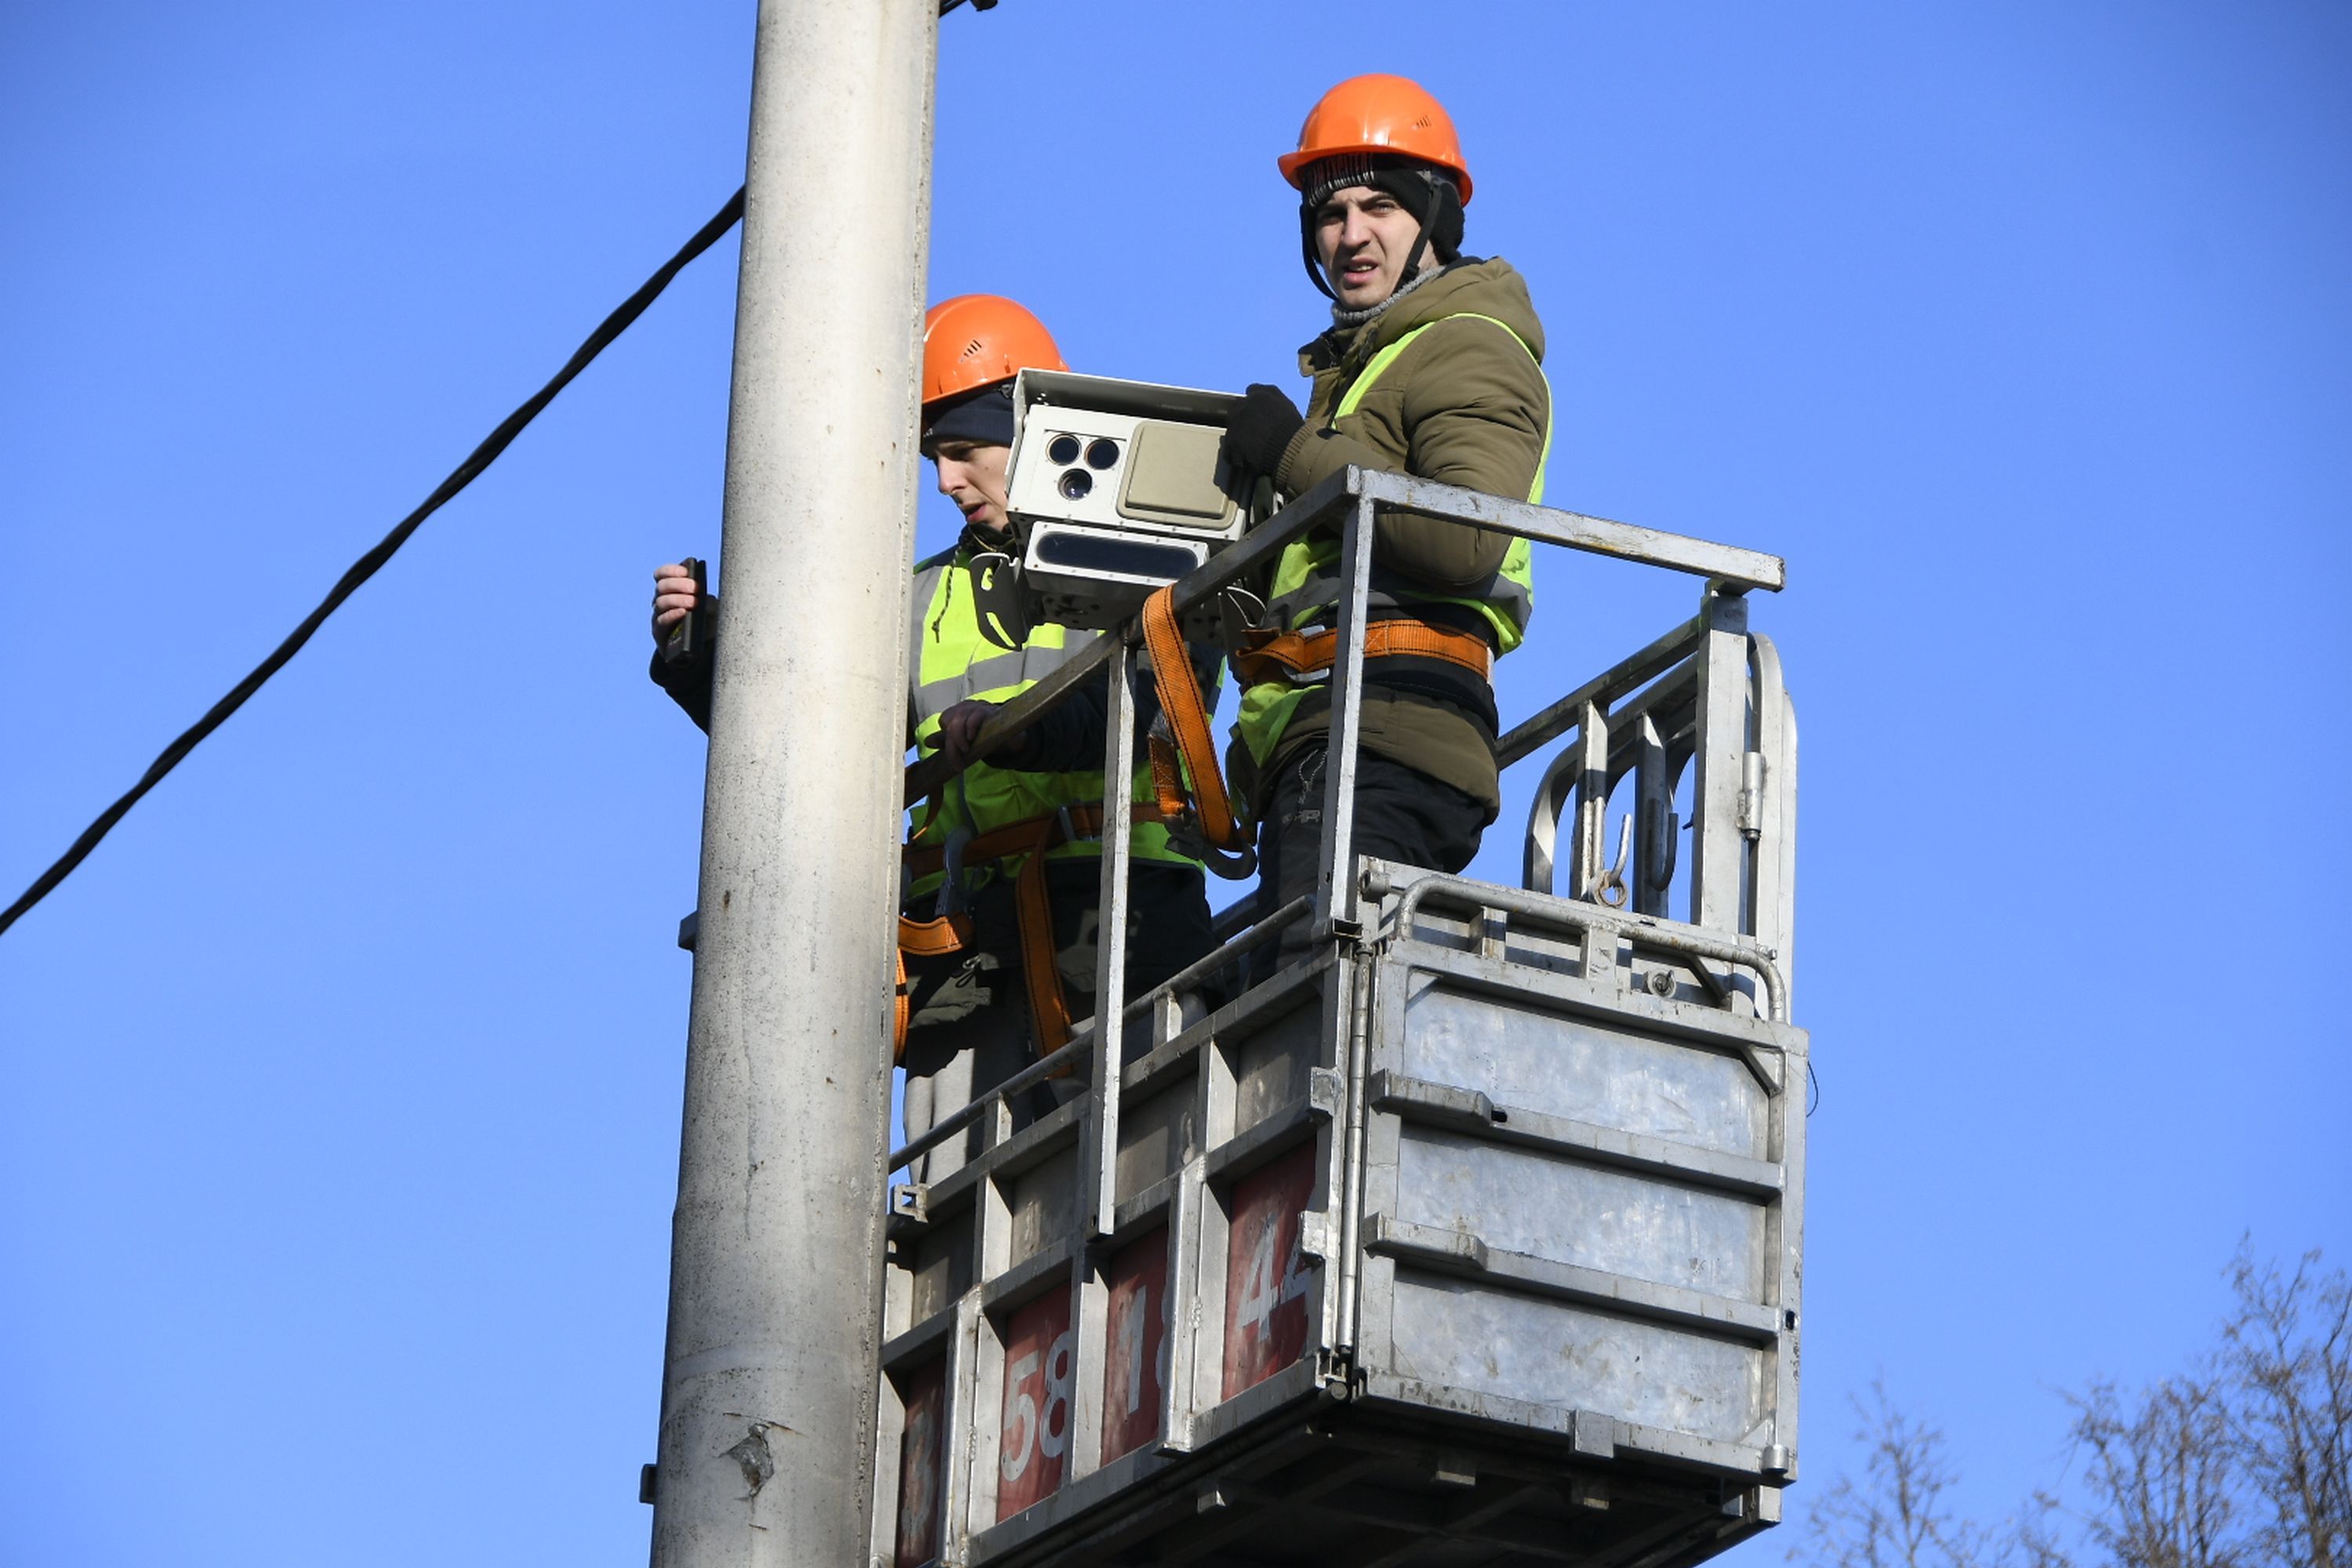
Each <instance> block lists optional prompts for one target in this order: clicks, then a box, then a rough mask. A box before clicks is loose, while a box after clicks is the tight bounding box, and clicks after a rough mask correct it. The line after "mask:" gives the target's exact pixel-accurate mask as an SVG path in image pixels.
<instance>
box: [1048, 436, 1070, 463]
mask: <svg viewBox="0 0 2352 1568" xmlns="http://www.w3.org/2000/svg"><path fill="white" fill-rule="evenodd" d="M1045 456H1047V457H1048V458H1053V459H1054V461H1055V462H1056V463H1060V464H1062V465H1064V466H1065V467H1066V466H1067V465H1069V464H1071V463H1075V462H1076V461H1077V460H1078V438H1077V437H1076V436H1056V437H1054V439H1053V442H1052V444H1051V445H1049V446H1048V447H1046V448H1045Z"/></svg>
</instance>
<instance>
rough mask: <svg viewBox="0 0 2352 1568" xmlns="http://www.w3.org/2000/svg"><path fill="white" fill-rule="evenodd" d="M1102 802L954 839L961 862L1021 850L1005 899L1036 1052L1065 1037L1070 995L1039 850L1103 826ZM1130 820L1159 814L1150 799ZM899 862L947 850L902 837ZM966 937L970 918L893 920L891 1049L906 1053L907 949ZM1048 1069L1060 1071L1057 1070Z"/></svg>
mask: <svg viewBox="0 0 2352 1568" xmlns="http://www.w3.org/2000/svg"><path fill="white" fill-rule="evenodd" d="M1103 816H1104V813H1103V804H1102V802H1100V801H1098V800H1097V801H1088V802H1087V803H1086V804H1085V805H1066V806H1064V807H1063V808H1062V809H1061V810H1059V811H1052V812H1047V813H1045V815H1044V816H1032V817H1028V818H1026V819H1024V820H1023V821H1020V822H1014V823H1009V824H1007V825H1006V826H1003V827H998V828H992V829H991V830H990V831H988V832H986V833H983V834H982V835H980V837H977V838H973V839H971V841H970V842H968V843H966V844H965V845H964V846H963V847H962V858H963V860H964V861H965V863H966V864H969V863H971V861H974V860H1000V859H1003V858H1005V857H1007V856H1012V855H1021V856H1025V857H1027V858H1025V859H1024V860H1023V861H1022V863H1021V870H1020V872H1019V874H1018V875H1016V876H1015V877H1014V878H1013V913H1014V915H1015V918H1016V924H1017V926H1018V929H1019V931H1020V936H1021V981H1022V985H1023V988H1024V990H1025V991H1026V992H1027V993H1028V996H1029V1018H1030V1023H1031V1025H1032V1026H1033V1027H1034V1029H1035V1031H1036V1037H1037V1040H1036V1043H1037V1054H1038V1055H1039V1056H1040V1057H1049V1056H1052V1055H1053V1054H1054V1053H1055V1051H1058V1050H1060V1049H1061V1048H1062V1047H1064V1046H1066V1045H1067V1044H1069V1042H1070V1035H1071V1032H1072V1025H1071V1021H1070V1001H1069V997H1068V996H1067V994H1065V992H1064V990H1063V987H1062V972H1061V967H1060V965H1058V964H1057V963H1055V958H1054V955H1055V949H1054V900H1053V895H1052V892H1051V890H1050V889H1048V888H1047V886H1046V882H1045V855H1046V852H1047V851H1048V850H1051V849H1055V848H1058V847H1061V846H1062V845H1064V844H1066V843H1068V842H1069V841H1070V840H1071V839H1073V838H1093V837H1097V836H1099V835H1100V834H1101V832H1102V826H1103ZM1134 819H1135V820H1136V821H1138V822H1153V821H1158V820H1160V814H1159V813H1158V812H1157V811H1156V810H1155V809H1153V808H1152V807H1150V806H1147V805H1137V806H1136V808H1135V818H1134ZM901 855H902V858H904V860H905V861H906V865H907V868H908V870H910V871H912V872H914V873H915V874H916V875H917V876H919V877H922V876H929V874H930V873H932V872H934V871H938V870H941V869H944V868H945V867H946V864H947V851H946V849H945V847H942V846H940V845H936V844H909V845H908V846H907V847H906V848H905V849H904V850H903V851H901ZM969 946H971V917H969V916H966V915H949V916H946V917H944V918H943V919H940V920H935V921H910V920H908V919H906V918H905V917H904V916H901V917H900V918H899V921H898V1047H897V1048H898V1055H899V1056H900V1057H902V1058H903V1057H904V1056H905V1055H906V1050H907V1026H908V1021H909V1013H910V1011H911V1009H912V1003H911V1001H910V999H909V998H908V994H907V954H908V953H910V952H912V953H917V954H919V955H922V956H925V957H936V956H938V955H939V954H941V953H949V952H962V951H963V950H964V949H965V948H967V947H969ZM1060 1076H1062V1075H1061V1074H1059V1073H1057V1074H1055V1077H1057V1078H1058V1077H1060Z"/></svg>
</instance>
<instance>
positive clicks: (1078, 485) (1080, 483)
mask: <svg viewBox="0 0 2352 1568" xmlns="http://www.w3.org/2000/svg"><path fill="white" fill-rule="evenodd" d="M1070 445H1072V446H1074V447H1075V446H1076V445H1077V443H1076V442H1075V441H1073V442H1071V443H1070ZM1060 488H1061V491H1062V496H1063V499H1064V500H1086V499H1087V493H1088V492H1089V491H1091V490H1092V489H1094V488H1095V477H1094V476H1093V475H1092V474H1090V473H1088V472H1087V471H1086V470H1085V469H1084V468H1072V469H1071V470H1070V471H1069V472H1068V473H1066V474H1064V475H1063V476H1062V483H1061V487H1060Z"/></svg>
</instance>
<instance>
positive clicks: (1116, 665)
mask: <svg viewBox="0 0 2352 1568" xmlns="http://www.w3.org/2000/svg"><path fill="white" fill-rule="evenodd" d="M1102 640H1104V641H1105V642H1108V643H1109V644H1110V645H1111V649H1110V654H1109V668H1110V700H1109V702H1108V704H1107V705H1106V706H1107V708H1108V718H1107V721H1106V723H1105V725H1104V731H1105V733H1104V737H1103V775H1102V777H1103V820H1102V854H1101V859H1102V890H1101V892H1100V893H1099V895H1098V901H1097V904H1096V905H1095V908H1096V909H1097V910H1098V911H1099V918H1098V919H1097V922H1096V928H1095V930H1096V936H1095V1019H1094V1025H1095V1026H1094V1076H1093V1079H1092V1082H1093V1084H1094V1090H1095V1105H1096V1113H1095V1114H1094V1115H1093V1116H1091V1117H1089V1118H1087V1138H1086V1140H1085V1142H1084V1144H1083V1145H1082V1147H1081V1149H1080V1151H1079V1158H1078V1168H1079V1170H1080V1171H1082V1172H1090V1173H1092V1184H1091V1185H1090V1187H1089V1188H1088V1190H1087V1193H1086V1194H1084V1200H1083V1201H1082V1202H1081V1203H1080V1205H1079V1209H1078V1212H1079V1214H1080V1215H1081V1217H1082V1220H1083V1223H1084V1226H1085V1235H1086V1236H1087V1239H1089V1240H1092V1239H1095V1238H1097V1237H1106V1236H1108V1235H1109V1234H1110V1230H1111V1216H1112V1213H1113V1211H1114V1210H1115V1209H1116V1208H1117V1206H1118V1191H1117V1187H1118V1102H1119V1092H1118V1086H1119V1066H1120V1041H1121V1040H1122V1038H1123V1037H1125V1035H1126V1032H1127V893H1128V887H1127V884H1128V869H1129V865H1130V864H1131V862H1132V860H1133V858H1134V845H1133V843H1132V842H1131V840H1132V837H1133V830H1134V824H1135V684H1134V681H1133V680H1132V679H1130V677H1131V675H1132V673H1133V669H1134V663H1135V659H1134V654H1133V651H1132V650H1131V649H1129V647H1128V646H1127V643H1126V640H1125V639H1124V638H1120V637H1106V638H1104V639H1102ZM1186 679H1191V675H1190V672H1189V671H1187V672H1186Z"/></svg>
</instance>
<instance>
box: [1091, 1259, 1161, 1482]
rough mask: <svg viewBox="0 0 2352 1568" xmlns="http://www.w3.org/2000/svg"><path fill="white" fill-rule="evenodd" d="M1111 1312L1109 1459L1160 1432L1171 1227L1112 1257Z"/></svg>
mask: <svg viewBox="0 0 2352 1568" xmlns="http://www.w3.org/2000/svg"><path fill="white" fill-rule="evenodd" d="M1108 1283H1109V1286H1110V1300H1109V1304H1108V1311H1107V1312H1106V1314H1105V1321H1104V1340H1105V1343H1106V1344H1107V1346H1108V1354H1107V1355H1105V1356H1104V1358H1103V1412H1102V1432H1103V1463H1104V1464H1106V1465H1107V1464H1108V1463H1110V1462H1111V1461H1112V1460H1113V1459H1116V1458H1118V1457H1119V1456H1120V1455H1122V1454H1131V1453H1133V1452H1135V1450H1136V1449H1138V1448H1140V1447H1143V1445H1144V1444H1146V1443H1149V1442H1150V1441H1151V1439H1153V1438H1154V1437H1157V1436H1159V1435H1160V1390H1161V1389H1162V1388H1164V1387H1166V1386H1167V1383H1166V1379H1167V1375H1168V1231H1167V1229H1166V1227H1165V1226H1163V1227H1161V1228H1160V1229H1159V1230H1155V1231H1153V1232H1152V1233H1151V1234H1150V1236H1147V1237H1143V1238H1142V1239H1140V1240H1139V1241H1136V1242H1134V1243H1132V1244H1130V1245H1129V1246H1128V1247H1123V1248H1121V1249H1120V1251H1119V1254H1118V1257H1116V1258H1112V1259H1111V1261H1110V1268H1109V1271H1108Z"/></svg>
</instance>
